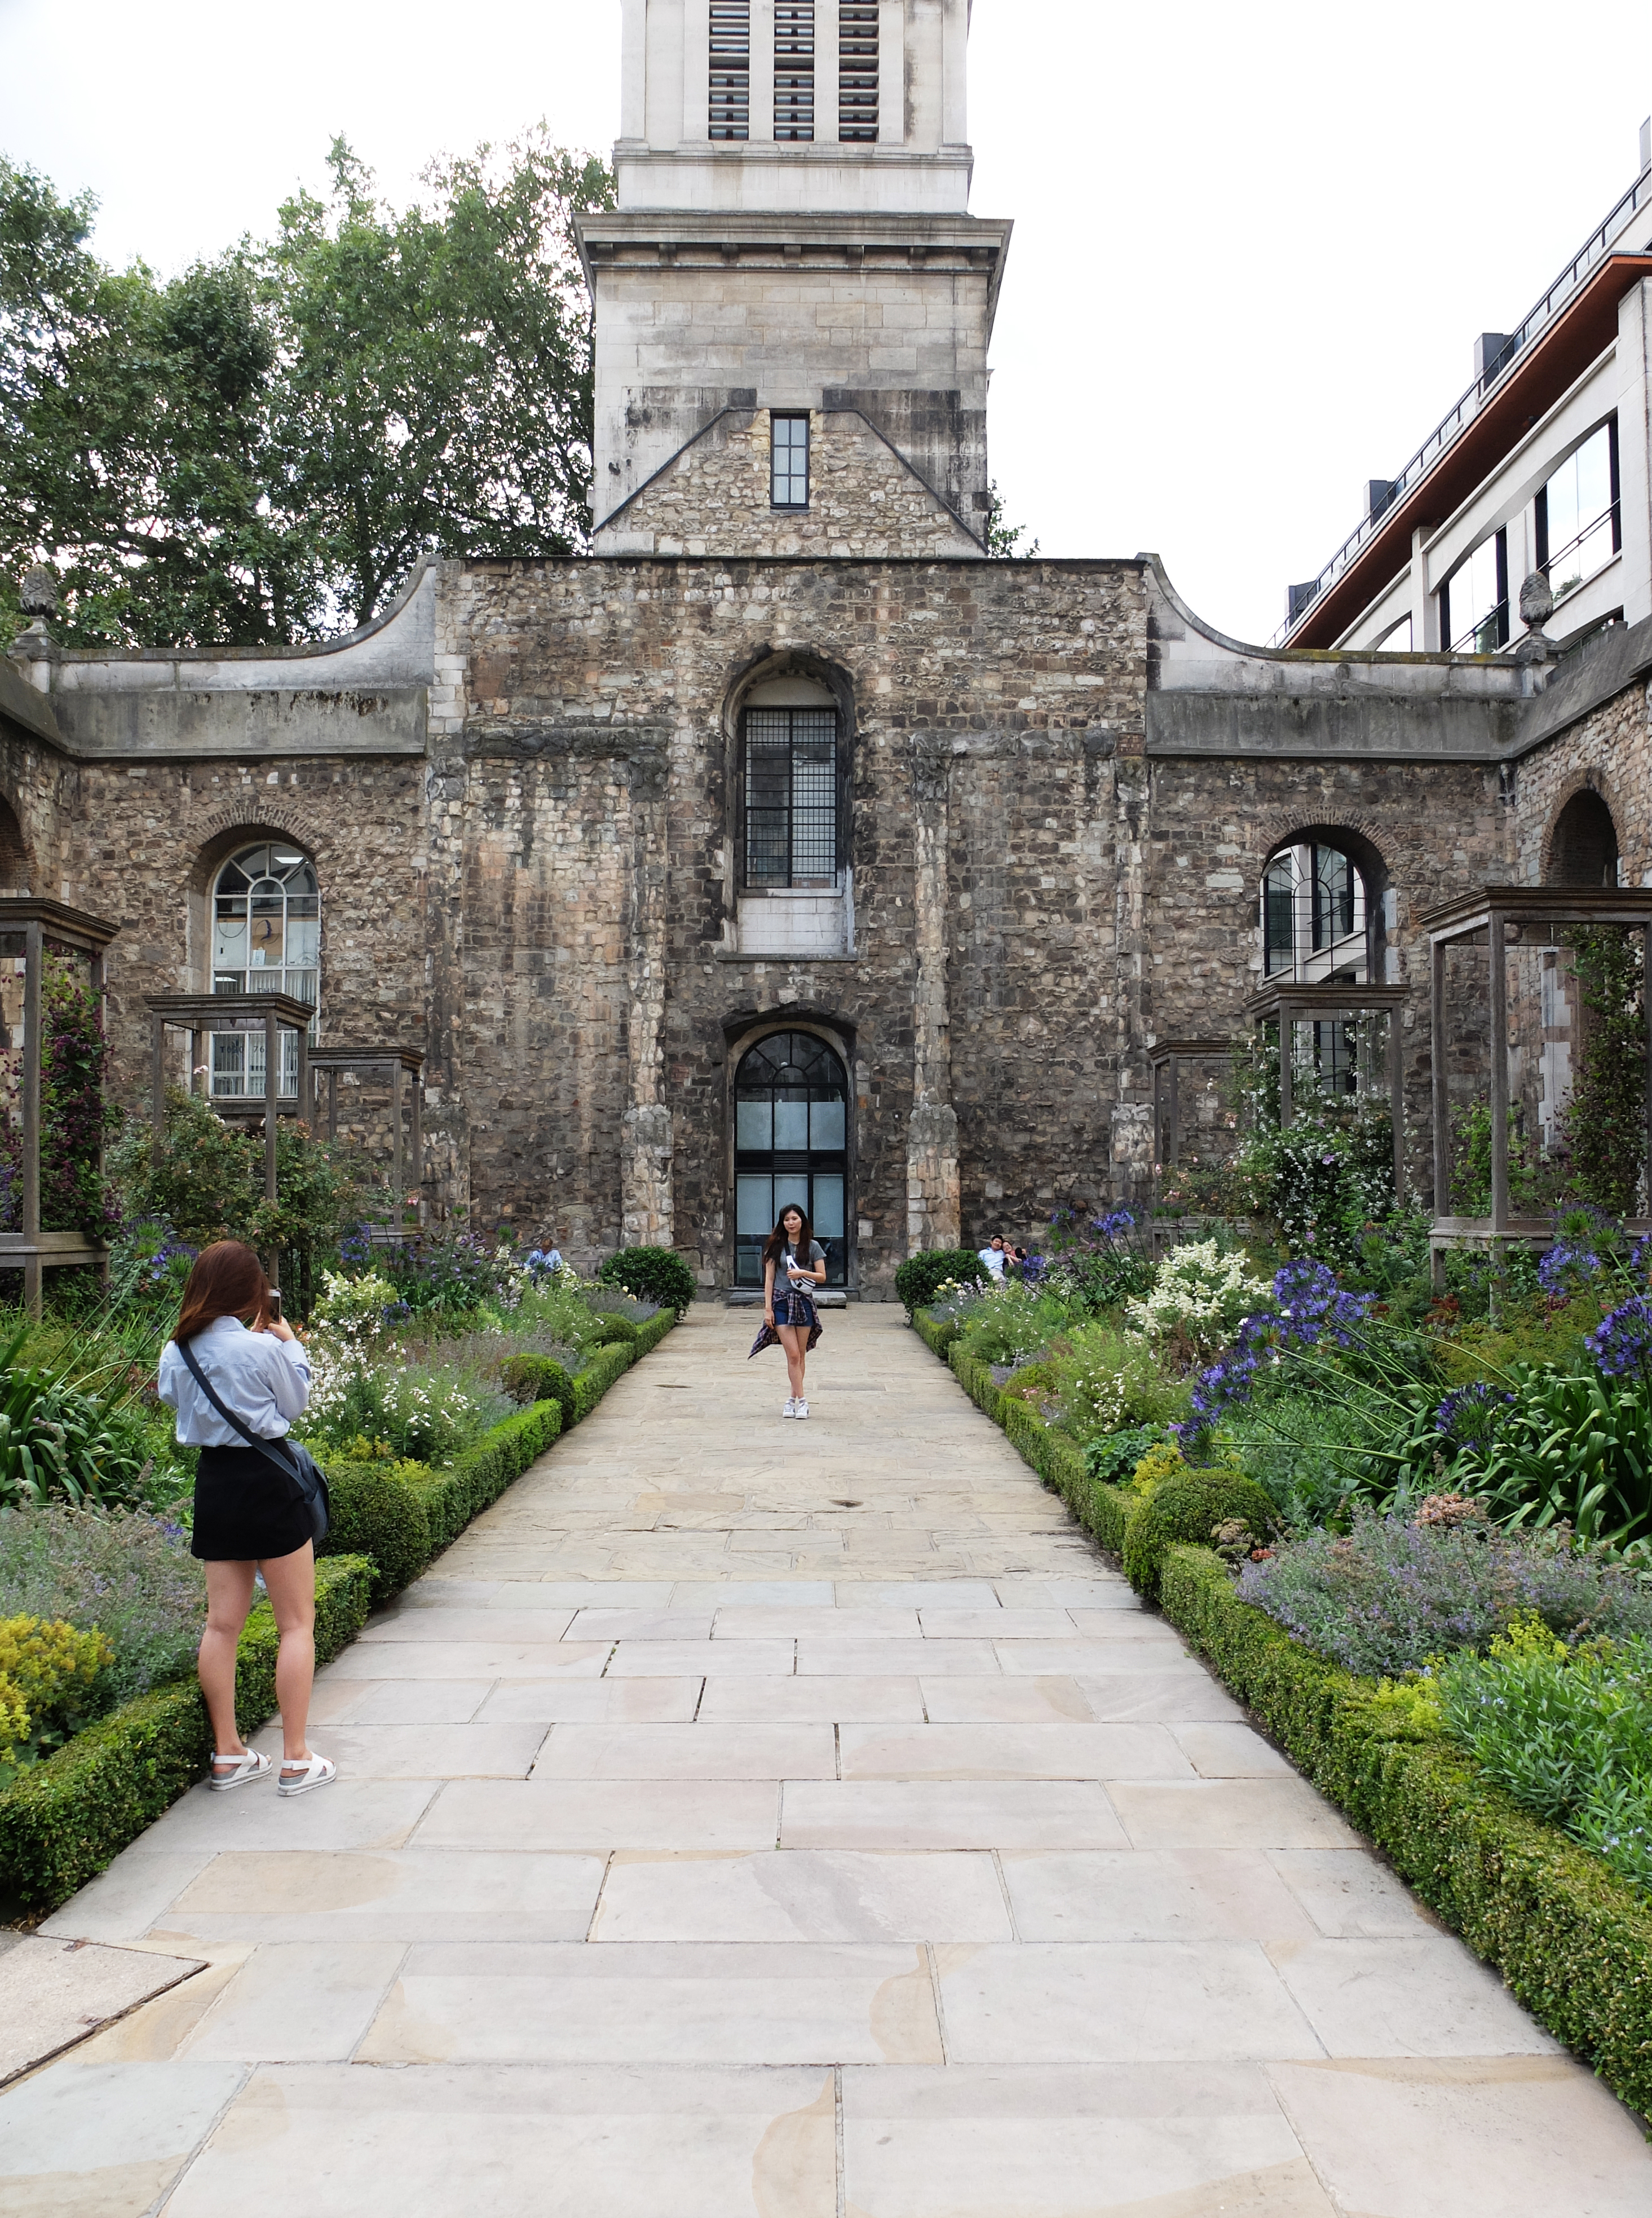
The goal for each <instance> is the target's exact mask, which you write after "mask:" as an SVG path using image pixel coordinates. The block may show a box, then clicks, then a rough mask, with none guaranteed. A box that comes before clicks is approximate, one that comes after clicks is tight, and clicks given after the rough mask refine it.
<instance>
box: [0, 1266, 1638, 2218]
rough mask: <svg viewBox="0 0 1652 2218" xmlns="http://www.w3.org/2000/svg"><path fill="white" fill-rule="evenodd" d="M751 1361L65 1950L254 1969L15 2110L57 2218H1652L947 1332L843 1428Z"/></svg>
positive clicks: (539, 1494) (739, 1337)
mask: <svg viewBox="0 0 1652 2218" xmlns="http://www.w3.org/2000/svg"><path fill="white" fill-rule="evenodd" d="M750 1339H751V1323H750V1320H749V1318H745V1317H741V1316H740V1315H739V1314H738V1313H728V1312H723V1311H719V1310H712V1309H696V1310H695V1311H694V1312H693V1313H692V1314H691V1316H690V1317H689V1319H688V1320H687V1321H686V1323H684V1326H683V1328H682V1329H680V1331H679V1332H678V1333H677V1334H675V1335H672V1337H671V1339H670V1340H669V1341H666V1342H665V1345H664V1347H663V1348H661V1349H660V1350H659V1353H658V1354H656V1355H654V1356H653V1357H651V1358H650V1359H649V1360H648V1362H647V1363H646V1364H644V1365H642V1366H639V1368H638V1369H637V1370H636V1371H634V1372H632V1373H630V1374H628V1377H627V1378H625V1379H622V1380H621V1381H620V1383H619V1384H618V1385H616V1387H615V1388H614V1390H613V1391H611V1392H610V1394H609V1396H608V1397H605V1399H604V1400H603V1403H602V1404H601V1405H600V1407H599V1408H598V1409H597V1410H596V1411H595V1412H594V1413H593V1414H592V1416H591V1417H590V1418H589V1419H588V1420H587V1421H586V1422H585V1424H584V1425H582V1426H581V1427H580V1428H579V1431H578V1433H577V1434H574V1435H572V1437H571V1439H570V1440H567V1441H566V1442H563V1443H560V1444H559V1445H558V1446H557V1447H555V1448H554V1449H553V1450H552V1451H551V1453H549V1454H548V1456H545V1457H543V1458H541V1459H540V1461H539V1462H538V1463H537V1464H536V1465H535V1467H534V1469H533V1470H532V1471H530V1472H529V1473H528V1474H527V1475H526V1476H525V1477H524V1478H523V1479H522V1480H521V1481H519V1482H518V1484H517V1485H516V1486H515V1487H514V1488H512V1489H511V1490H510V1491H509V1492H508V1493H507V1494H506V1495H505V1496H504V1497H502V1499H501V1500H500V1501H499V1502H498V1503H496V1504H495V1505H493V1507H492V1509H489V1511H488V1512H487V1513H486V1515H485V1516H484V1517H482V1518H481V1519H480V1520H479V1521H478V1522H477V1524H476V1525H475V1526H474V1527H472V1529H471V1530H470V1532H468V1533H466V1534H465V1535H463V1536H461V1539H460V1540H458V1541H457V1542H456V1543H455V1546H453V1547H452V1548H450V1549H449V1550H448V1551H447V1552H446V1553H445V1554H444V1555H443V1557H442V1559H441V1561H440V1563H439V1564H436V1565H435V1566H433V1567H432V1570H431V1571H430V1573H429V1574H428V1575H427V1576H426V1577H424V1579H422V1580H421V1581H420V1582H419V1583H418V1585H417V1586H415V1587H414V1588H413V1589H411V1592H409V1593H408V1594H406V1595H404V1596H402V1597H401V1598H400V1599H399V1601H398V1602H397V1603H396V1604H395V1606H394V1607H393V1608H392V1609H389V1610H387V1611H384V1612H381V1614H379V1615H378V1616H376V1617H375V1619H374V1621H373V1623H372V1625H371V1626H369V1628H368V1633H367V1636H366V1637H365V1638H364V1639H362V1640H360V1641H358V1642H357V1643H356V1645H354V1646H353V1647H352V1648H351V1649H350V1651H347V1653H346V1654H345V1655H344V1656H343V1657H339V1658H338V1659H337V1661H336V1662H335V1663H333V1664H331V1666H329V1667H328V1669H327V1670H326V1671H325V1673H324V1674H323V1675H322V1676H321V1680H320V1682H319V1686H318V1691H317V1704H316V1719H317V1728H316V1738H317V1739H318V1741H319V1744H320V1745H321V1746H322V1747H324V1748H325V1749H326V1750H328V1752H329V1753H331V1754H332V1755H334V1756H337V1758H338V1759H339V1761H340V1763H341V1767H342V1776H341V1778H340V1780H339V1781H338V1783H337V1786H335V1787H329V1788H328V1789H327V1790H326V1791H325V1793H324V1794H316V1795H312V1796H306V1797H305V1798H303V1799H302V1800H299V1801H297V1802H294V1803H282V1802H280V1801H279V1800H277V1798H276V1797H275V1795H274V1794H273V1793H270V1794H264V1795H261V1794H260V1792H259V1790H257V1789H256V1788H255V1789H251V1790H248V1791H247V1792H246V1793H245V1794H242V1795H238V1796H221V1797H214V1796H209V1795H207V1794H206V1793H205V1791H204V1790H201V1789H197V1790H196V1791H195V1792H194V1793H192V1794H189V1795H188V1796H186V1797H185V1798H184V1800H183V1802H181V1803H180V1804H178V1805H177V1806H176V1807H175V1808H174V1809H173V1810H172V1811H170V1812H168V1813H167V1815H166V1816H165V1817H164V1818H162V1819H161V1820H160V1822H159V1823H158V1825H154V1826H152V1828H151V1829H150V1831H149V1832H148V1833H146V1834H145V1836H144V1837H143V1838H142V1839H141V1840H140V1841H139V1842H137V1843H134V1844H133V1847H132V1848H131V1849H128V1850H127V1852H126V1854H125V1855H124V1856H121V1857H119V1858H117V1859H116V1861H115V1862H114V1865H113V1866H112V1867H111V1868H110V1869H109V1870H108V1872H107V1873H105V1874H103V1875H102V1878H100V1879H99V1880H96V1881H95V1882H94V1883H93V1884H92V1885H91V1886H90V1887H88V1888H86V1889H85V1890H84V1892H83V1893H81V1894H80V1895H79V1896H78V1897H77V1898H76V1899H75V1900H74V1901H73V1902H71V1903H69V1904H67V1905H65V1907H64V1909H63V1910H62V1911H59V1913H58V1914H57V1916H56V1917H54V1918H52V1919H51V1920H49V1921H48V1922H47V1924H46V1927H45V1928H44V1929H43V1931H44V1932H45V1934H46V1936H52V1937H54V1938H55V1939H56V1940H57V1941H58V1942H59V1944H60V1943H61V1942H65V1941H75V1940H85V1941H88V1942H100V1943H108V1944H115V1945H124V1946H126V1947H128V1948H139V1949H142V1950H145V1951H148V1952H150V1958H151V1961H158V1959H159V1958H161V1957H164V1956H168V1955H174V1956H180V1957H184V1958H189V1959H195V1960H198V1961H204V1962H205V1963H206V1965H207V1968H206V1969H205V1970H204V1971H202V1972H201V1973H199V1974H198V1975H197V1976H196V1977H195V1978H194V1979H190V1980H189V1981H188V1982H187V1983H186V1984H185V1985H183V1986H181V1987H178V1988H176V1989H174V1990H173V1991H172V1992H170V1993H168V1994H164V1995H161V1996H159V1997H158V1998H156V1999H154V2000H153V2001H150V2002H147V2003H145V2004H143V2005H142V2006H141V2007H140V2008H139V2009H137V2010H134V2011H133V2012H132V2013H131V2014H130V2015H129V2016H128V2017H124V2018H122V2019H121V2021H120V2022H119V2023H115V2024H113V2025H111V2026H109V2027H108V2028H106V2029H104V2030H103V2031H102V2032H100V2033H98V2034H96V2035H95V2036H94V2037H93V2038H92V2039H91V2040H90V2041H87V2042H86V2043H84V2045H83V2046H82V2047H80V2048H77V2050H76V2051H75V2052H74V2053H73V2054H72V2055H71V2056H70V2057H67V2058H65V2059H63V2060H59V2061H58V2062H56V2063H53V2064H50V2065H48V2066H46V2068H45V2069H44V2070H41V2071H39V2072H35V2073H34V2074H33V2075H32V2076H31V2077H29V2078H28V2079H24V2080H22V2081H21V2082H19V2083H18V2084H17V2085H15V2086H14V2087H13V2088H11V2089H10V2090H9V2091H7V2092H6V2093H5V2094H4V2095H3V2096H0V2218H47V2214H50V2218H145V2214H150V2213H156V2214H161V2213H164V2218H239V2214H240V2213H242V2212H243V2211H245V2212H247V2213H249V2214H251V2212H252V2211H253V2210H254V2209H263V2208H264V2207H265V2206H266V2205H267V2203H268V2202H269V2196H271V2194H272V2193H274V2194H278V2195H279V2196H281V2197H282V2198H283V2199H287V2200H294V2201H295V2202H296V2203H298V2205H299V2207H300V2208H301V2209H304V2210H305V2211H306V2218H410V2215H411V2218H424V2214H427V2213H428V2214H431V2218H436V2214H441V2218H447V2214H448V2213H449V2212H451V2211H453V2210H456V2209H462V2210H465V2211H472V2210H473V2211H476V2212H478V2213H479V2214H481V2218H541V2214H542V2213H543V2212H545V2211H546V2210H547V2209H554V2210H556V2211H559V2212H561V2211H567V2212H570V2213H577V2214H578V2218H645V2214H646V2218H742V2214H747V2218H1216V2214H1218V2213H1223V2212H1232V2213H1234V2214H1248V2218H1511V2214H1514V2213H1525V2212H1527V2211H1530V2212H1531V2213H1532V2214H1534V2218H1539V2215H1540V2218H1629V2214H1630V2213H1631V2212H1632V2213H1634V2214H1635V2218H1644V2214H1645V2212H1646V2211H1647V2210H1648V2209H1652V2155H1649V2153H1648V2149H1647V2145H1646V2143H1645V2141H1643V2138H1642V2135H1641V2133H1640V2131H1639V2129H1638V2127H1637V2124H1636V2122H1634V2121H1633V2120H1632V2119H1630V2117H1629V2116H1628V2115H1627V2114H1626V2113H1625V2112H1624V2110H1622V2109H1621V2108H1620V2107H1619V2106H1618V2104H1617V2103H1614V2102H1613V2101H1612V2098H1611V2097H1610V2096H1608V2095H1606V2093H1605V2092H1604V2091H1603V2090H1602V2089H1601V2088H1600V2087H1599V2085H1598V2083H1596V2082H1595V2081H1594V2080H1593V2079H1592V2078H1591V2077H1590V2075H1589V2074H1588V2073H1587V2072H1586V2071H1585V2070H1584V2069H1583V2068H1582V2066H1580V2065H1578V2064H1577V2063H1575V2061H1574V2060H1572V2059H1570V2058H1569V2057H1568V2056H1566V2055H1564V2054H1562V2053H1560V2052H1559V2051H1558V2050H1557V2049H1556V2047H1555V2044H1554V2043H1553V2042H1552V2041H1550V2039H1549V2037H1548V2035H1546V2034H1544V2032H1543V2031H1542V2029H1540V2028H1538V2026H1537V2025H1536V2024H1535V2023H1534V2022H1533V2021H1532V2020H1531V2018H1529V2017H1527V2016H1526V2015H1525V2012H1524V2011H1523V2010H1520V2009H1519V2007H1518V2005H1517V2004H1514V2002H1513V2000H1512V1998H1510V1997H1509V1996H1508V1994H1507V1992H1506V1991H1505V1990H1504V1989H1503V1988H1502V1987H1501V1986H1500V1984H1499V1982H1498V1980H1497V1979H1496V1978H1495V1976H1494V1974H1493V1973H1491V1972H1489V1971H1488V1969H1487V1967H1484V1966H1483V1965H1482V1964H1480V1963H1478V1962H1476V1961H1475V1959H1474V1958H1472V1957H1471V1956H1470V1955H1469V1954H1468V1952H1467V1951H1466V1950H1465V1949H1463V1948H1462V1947H1461V1946H1460V1945H1459V1944H1458V1943H1457V1942H1456V1941H1455V1940H1454V1939H1452V1938H1451V1936H1448V1935H1446V1934H1445V1933H1443V1932H1442V1931H1441V1930H1439V1927H1438V1925H1437V1924H1436V1923H1435V1922H1434V1921H1433V1919H1432V1918H1430V1917H1429V1915H1428V1914H1427V1912H1426V1911H1424V1910H1423V1909H1422V1908H1421V1907H1420V1905H1418V1904H1417V1903H1416V1902H1415V1900H1414V1899H1413V1898H1412V1897H1411V1895H1410V1894H1409V1893H1408V1892H1407V1890H1406V1889H1405V1888H1404V1887H1402V1886H1401V1884H1400V1883H1399V1882H1398V1881H1397V1880H1395V1878H1394V1876H1393V1874H1391V1873H1390V1872H1389V1870H1388V1869H1387V1868H1386V1867H1385V1866H1384V1865H1383V1864H1382V1863H1381V1862H1379V1861H1378V1860H1377V1858H1376V1857H1375V1856H1373V1855H1372V1854H1371V1853H1370V1850H1369V1849H1367V1848H1366V1846H1365V1845H1364V1843H1363V1842H1362V1841H1361V1840H1360V1839H1359V1837H1358V1835H1357V1834H1356V1833H1354V1832H1353V1831H1352V1829H1351V1828H1350V1827H1349V1826H1348V1825H1346V1822H1345V1821H1344V1819H1343V1818H1341V1817H1340V1815H1339V1814H1338V1812H1335V1811H1334V1810H1333V1809H1332V1808H1331V1807H1330V1806H1329V1805H1328V1804H1327V1803H1326V1802H1325V1801H1324V1800H1322V1799H1321V1797H1320V1796H1319V1795H1318V1794H1316V1793H1315V1791H1314V1790H1313V1789H1312V1788H1311V1787H1309V1786H1308V1785H1307V1784H1306V1782H1305V1781H1302V1779H1300V1778H1299V1777H1298V1776H1297V1775H1296V1773H1295V1772H1294V1771H1292V1769H1290V1766H1289V1765H1288V1764H1287V1763H1285V1762H1284V1759H1283V1758H1282V1757H1281V1756H1279V1755H1278V1751H1277V1750H1274V1749H1273V1748H1271V1746H1270V1745H1269V1744H1267V1743H1266V1742H1265V1740H1263V1739H1262V1738H1260V1737H1259V1735H1258V1734H1257V1733H1256V1732H1254V1731H1253V1728H1252V1727H1251V1726H1250V1725H1248V1723H1247V1720H1246V1719H1245V1718H1244V1716H1243V1713H1241V1711H1240V1709H1239V1707H1238V1706H1237V1705H1236V1704H1235V1703H1234V1701H1232V1700H1231V1698H1230V1697H1229V1696H1228V1694H1226V1692H1225V1691H1224V1690H1223V1689H1222V1688H1220V1687H1219V1686H1217V1685H1216V1682H1214V1681H1213V1680H1212V1679H1211V1677H1210V1674H1209V1673H1208V1672H1207V1671H1206V1670H1204V1668H1203V1665H1202V1664H1201V1663H1199V1662H1198V1661H1197V1658H1195V1657H1191V1655H1189V1653H1188V1652H1187V1651H1186V1649H1185V1645H1184V1644H1183V1643H1182V1641H1181V1639H1179V1636H1178V1635H1177V1633H1175V1631H1174V1629H1173V1628H1172V1627H1171V1626H1167V1625H1166V1623H1165V1622H1164V1621H1163V1620H1160V1619H1159V1618H1157V1617H1156V1616H1154V1614H1152V1613H1150V1612H1148V1611H1147V1610H1144V1609H1143V1608H1142V1606H1141V1604H1140V1602H1138V1601H1137V1599H1136V1597H1135V1595H1133V1594H1132V1593H1131V1592H1130V1590H1129V1588H1128V1587H1127V1586H1126V1585H1125V1584H1124V1583H1123V1581H1122V1580H1121V1579H1119V1578H1118V1577H1117V1576H1116V1575H1115V1574H1114V1573H1112V1572H1111V1571H1110V1570H1109V1568H1108V1566H1107V1564H1105V1563H1104V1561H1103V1560H1102V1559H1101V1558H1099V1557H1098V1554H1097V1553H1096V1552H1095V1551H1094V1549H1093V1548H1092V1547H1091V1546H1090V1545H1089V1543H1088V1542H1087V1541H1086V1539H1085V1538H1084V1536H1083V1535H1082V1534H1081V1533H1079V1532H1078V1531H1077V1530H1076V1528H1074V1527H1073V1526H1072V1525H1071V1524H1070V1523H1069V1522H1067V1520H1066V1518H1065V1515H1064V1513H1063V1512H1062V1511H1061V1509H1060V1505H1059V1504H1057V1503H1055V1502H1053V1501H1052V1498H1051V1497H1050V1496H1049V1495H1048V1494H1047V1493H1046V1492H1045V1491H1044V1490H1043V1488H1041V1487H1040V1485H1039V1484H1038V1482H1037V1480H1036V1478H1034V1476H1033V1475H1032V1474H1031V1473H1030V1471H1028V1470H1027V1469H1026V1468H1025V1466H1024V1465H1022V1463H1021V1462H1020V1460H1019V1459H1018V1457H1017V1456H1016V1455H1015V1453H1014V1452H1013V1451H1012V1449H1011V1447H1009V1444H1008V1442H1007V1441H1006V1440H1005V1439H1004V1436H1003V1435H1002V1434H1000V1433H999V1431H998V1430H997V1429H996V1428H994V1427H993V1426H992V1425H990V1424H989V1423H988V1422H987V1420H986V1419H985V1418H983V1417H982V1416H981V1415H980V1413H979V1412H978V1411H976V1410H974V1409H973V1408H972V1407H971V1406H970V1405H969V1403H968V1401H967V1399H966V1398H965V1397H963V1396H962V1393H961V1392H960V1391H959V1390H958V1388H957V1387H956V1385H955V1383H954V1382H953V1381H952V1380H951V1379H950V1378H949V1377H948V1375H947V1373H946V1372H944V1369H943V1368H942V1367H941V1366H938V1365H937V1363H936V1362H935V1361H934V1359H933V1358H932V1357H931V1355H930V1354H929V1353H928V1351H927V1350H926V1349H925V1348H924V1347H923V1346H922V1344H921V1343H920V1342H919V1341H918V1340H917V1338H916V1336H915V1335H913V1334H911V1333H909V1332H907V1331H906V1329H905V1328H904V1325H903V1323H902V1321H901V1319H900V1313H899V1312H898V1311H897V1310H879V1309H875V1308H864V1309H851V1310H845V1311H843V1312H838V1313H834V1314H833V1315H832V1317H829V1318H828V1319H827V1321H826V1336H825V1338H824V1339H823V1341H822V1343H821V1347H820V1350H819V1351H818V1353H817V1356H816V1358H815V1359H814V1360H812V1362H811V1366H810V1404H811V1409H812V1410H813V1411H814V1415H813V1416H811V1418H810V1419H809V1420H808V1422H807V1423H806V1424H801V1425H798V1424H790V1423H786V1422H783V1421H782V1420H781V1418H780V1416H779V1405H780V1402H781V1400H782V1398H783V1376H782V1373H781V1372H780V1370H779V1368H778V1366H777V1362H776V1361H775V1360H772V1359H770V1360H768V1361H767V1362H766V1363H765V1362H764V1361H754V1362H751V1363H749V1364H748V1363H747V1361H746V1349H747V1348H748V1347H749V1345H750ZM666 1387H670V1388H672V1389H676V1388H678V1387H681V1388H684V1389H686V1390H688V1391H669V1392H667V1391H660V1390H662V1389H663V1388H666ZM869 1388H872V1389H876V1390H877V1391H864V1390H866V1389H869ZM272 1738H273V1735H272V1734H271V1733H269V1732H266V1733H265V1734H263V1735H262V1736H261V1740H262V1741H263V1743H265V1744H269V1743H270V1742H271V1740H272Z"/></svg>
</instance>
